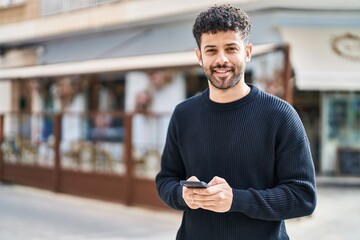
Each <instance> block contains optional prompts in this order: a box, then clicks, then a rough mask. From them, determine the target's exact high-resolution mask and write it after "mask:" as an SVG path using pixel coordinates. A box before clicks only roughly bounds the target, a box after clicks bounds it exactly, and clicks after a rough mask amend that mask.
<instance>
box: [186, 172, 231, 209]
mask: <svg viewBox="0 0 360 240" xmlns="http://www.w3.org/2000/svg"><path fill="white" fill-rule="evenodd" d="M188 180H189V181H199V180H198V179H197V178H196V177H191V178H189V179H188ZM208 186H209V187H208V188H202V189H200V188H196V189H195V188H186V187H184V188H183V198H184V200H185V202H186V204H188V206H189V207H190V208H191V209H197V208H203V209H206V210H210V211H214V212H219V213H224V212H227V211H229V210H230V208H231V204H232V201H233V192H232V188H231V187H230V186H229V184H228V183H227V182H226V180H225V179H223V178H220V177H214V178H213V179H212V180H211V181H210V182H209V183H208Z"/></svg>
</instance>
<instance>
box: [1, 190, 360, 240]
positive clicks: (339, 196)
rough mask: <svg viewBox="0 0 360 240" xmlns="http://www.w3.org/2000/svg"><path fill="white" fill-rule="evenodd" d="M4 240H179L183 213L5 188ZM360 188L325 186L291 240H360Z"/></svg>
mask: <svg viewBox="0 0 360 240" xmlns="http://www.w3.org/2000/svg"><path fill="white" fill-rule="evenodd" d="M0 196H1V197H0V239H1V240H85V239H87V240H115V239H116V240H125V239H133V240H135V239H136V240H155V239H157V240H165V239H175V235H176V230H177V228H178V226H179V223H180V220H181V213H178V212H174V211H159V210H154V209H146V208H139V207H126V206H124V205H121V204H117V203H110V202H104V201H99V200H93V199H87V198H81V197H75V196H70V195H66V194H55V193H52V192H49V191H44V190H39V189H35V188H29V187H23V186H18V185H8V184H0ZM359 226H360V185H354V186H352V185H348V186H346V185H344V186H343V185H339V186H331V185H330V186H325V185H324V186H320V187H319V188H318V206H317V209H316V211H315V212H314V214H313V215H312V216H309V217H304V218H300V219H292V220H288V221H287V229H288V233H289V236H290V238H291V239H295V240H297V239H301V240H304V239H306V240H319V239H326V240H353V239H360V227H359Z"/></svg>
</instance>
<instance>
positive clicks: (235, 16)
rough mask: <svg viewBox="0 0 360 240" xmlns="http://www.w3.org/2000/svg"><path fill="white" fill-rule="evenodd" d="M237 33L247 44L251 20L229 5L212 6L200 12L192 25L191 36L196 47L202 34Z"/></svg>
mask: <svg viewBox="0 0 360 240" xmlns="http://www.w3.org/2000/svg"><path fill="white" fill-rule="evenodd" d="M229 30H230V31H239V32H240V33H241V34H242V35H243V37H244V41H245V42H247V41H248V39H249V35H250V31H251V20H250V18H249V16H248V15H247V14H246V13H245V12H243V11H242V10H241V9H239V8H236V7H234V6H231V5H220V6H217V5H215V6H213V7H211V8H209V9H208V10H206V11H204V12H201V13H200V14H199V15H198V16H197V18H196V20H195V23H194V26H193V34H194V37H195V40H196V43H197V45H198V47H199V48H200V38H201V35H202V34H203V33H209V32H211V33H214V34H215V33H216V32H218V31H224V32H226V31H229Z"/></svg>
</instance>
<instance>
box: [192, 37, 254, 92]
mask: <svg viewBox="0 0 360 240" xmlns="http://www.w3.org/2000/svg"><path fill="white" fill-rule="evenodd" d="M200 47H201V49H196V50H195V51H196V55H197V57H198V61H199V64H200V65H201V66H202V67H203V69H204V73H205V75H206V77H207V79H208V81H209V87H210V88H216V89H220V90H227V89H230V88H233V87H235V86H237V85H238V83H239V82H240V81H244V73H245V66H246V63H247V62H249V61H250V58H251V53H252V45H251V44H248V45H245V43H244V41H243V39H242V37H241V34H240V32H236V31H226V32H223V31H219V32H216V33H204V34H202V35H201V46H200Z"/></svg>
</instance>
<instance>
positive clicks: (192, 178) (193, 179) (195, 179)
mask: <svg viewBox="0 0 360 240" xmlns="http://www.w3.org/2000/svg"><path fill="white" fill-rule="evenodd" d="M187 181H194V182H199V181H200V180H199V179H198V178H197V177H195V176H191V177H189V178H188V179H187Z"/></svg>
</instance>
